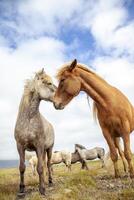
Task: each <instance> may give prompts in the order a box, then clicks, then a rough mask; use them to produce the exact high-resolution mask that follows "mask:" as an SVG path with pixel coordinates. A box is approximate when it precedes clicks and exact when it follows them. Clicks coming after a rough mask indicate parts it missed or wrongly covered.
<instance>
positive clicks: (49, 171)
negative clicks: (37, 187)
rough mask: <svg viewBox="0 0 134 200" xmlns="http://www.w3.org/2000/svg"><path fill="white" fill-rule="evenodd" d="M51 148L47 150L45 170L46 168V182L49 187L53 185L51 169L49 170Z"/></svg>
mask: <svg viewBox="0 0 134 200" xmlns="http://www.w3.org/2000/svg"><path fill="white" fill-rule="evenodd" d="M52 148H53V147H50V148H49V149H47V168H48V182H49V186H52V185H53V180H52V169H51V157H52Z"/></svg>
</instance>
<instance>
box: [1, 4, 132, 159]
mask: <svg viewBox="0 0 134 200" xmlns="http://www.w3.org/2000/svg"><path fill="white" fill-rule="evenodd" d="M133 10H134V2H133V0H127V1H124V0H110V1H107V0H96V1H94V0H73V1H72V0H68V1H63V0H58V1H57V0H51V1H50V0H23V1H20V0H18V1H17V0H16V1H15V0H14V1H10V0H6V1H5V0H0V70H1V79H0V92H1V99H0V110H1V112H0V119H1V124H0V134H1V141H0V152H1V154H0V159H15V158H17V156H18V154H17V151H16V146H15V140H14V136H13V133H14V125H15V121H16V116H17V111H18V106H19V102H20V99H21V95H22V93H23V86H24V80H25V79H27V78H30V77H32V76H33V75H34V72H35V71H38V70H39V69H40V68H42V66H44V67H45V71H46V72H47V73H48V74H50V75H51V76H53V79H54V81H55V82H56V80H55V78H54V77H55V74H56V71H57V69H58V68H59V67H60V66H61V65H62V64H64V63H65V62H68V61H70V60H72V59H74V58H77V59H78V62H81V63H84V64H86V65H87V67H89V66H90V67H91V66H92V68H93V69H94V70H95V71H96V73H98V74H100V75H101V76H102V77H103V78H104V79H106V80H107V81H108V82H109V83H111V84H112V85H114V86H116V87H118V88H119V89H120V90H122V91H123V92H124V93H125V94H126V95H127V96H128V98H129V99H130V101H131V102H132V103H133V104H134V93H133V91H134V80H133V77H134V57H133V55H134V37H133V36H134V12H133ZM40 111H41V112H42V114H43V115H44V116H45V117H46V118H47V119H48V120H49V121H50V122H51V123H52V124H53V125H54V128H55V134H56V141H55V147H54V148H55V150H61V149H69V150H71V151H73V148H74V144H75V143H82V144H83V145H85V146H87V147H89V148H90V147H91V148H92V147H94V146H103V147H105V148H106V149H107V144H106V142H105V140H104V138H103V136H102V133H101V130H100V128H99V126H98V125H96V124H95V123H94V121H93V118H92V113H91V111H90V109H89V107H88V104H87V99H86V96H85V95H84V94H83V93H82V94H81V95H80V96H79V97H77V98H75V99H74V100H73V101H72V102H71V103H70V104H69V105H68V106H67V107H66V108H65V110H64V111H56V110H55V109H54V108H53V105H52V104H50V103H46V102H42V103H41V106H40ZM68 124H70V126H68ZM133 141H134V138H133V136H132V140H131V142H132V149H133V150H134V146H133Z"/></svg>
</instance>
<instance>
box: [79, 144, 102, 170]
mask: <svg viewBox="0 0 134 200" xmlns="http://www.w3.org/2000/svg"><path fill="white" fill-rule="evenodd" d="M75 152H78V153H79V156H80V158H81V160H82V161H83V162H84V163H85V167H86V169H88V166H87V160H94V159H96V158H98V159H100V160H101V162H102V167H104V166H105V164H104V156H105V150H104V148H102V147H95V148H92V149H87V148H85V147H84V146H83V145H80V144H75Z"/></svg>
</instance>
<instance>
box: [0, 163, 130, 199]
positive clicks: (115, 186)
mask: <svg viewBox="0 0 134 200" xmlns="http://www.w3.org/2000/svg"><path fill="white" fill-rule="evenodd" d="M88 165H89V169H90V170H89V171H84V170H80V164H75V165H73V166H72V172H68V171H67V169H66V167H65V166H64V165H59V166H55V168H54V175H53V179H54V186H53V187H48V185H47V180H46V196H45V197H43V196H41V195H40V194H39V193H38V176H37V175H36V176H33V175H32V173H31V169H29V168H27V170H26V174H25V182H26V196H25V197H24V198H23V199H24V200H42V199H43V200H117V199H118V200H134V183H133V181H132V180H131V179H130V178H129V177H128V176H126V175H125V174H124V173H123V171H122V165H121V164H120V171H121V174H122V177H121V179H117V180H115V179H114V177H113V169H112V167H111V166H109V167H108V168H104V169H102V168H101V167H100V166H101V164H100V162H99V161H94V162H90V163H88ZM18 184H19V173H18V169H1V170H0V200H18V199H20V198H18V197H17V191H18Z"/></svg>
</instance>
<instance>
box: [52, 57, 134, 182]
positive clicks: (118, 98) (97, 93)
mask: <svg viewBox="0 0 134 200" xmlns="http://www.w3.org/2000/svg"><path fill="white" fill-rule="evenodd" d="M57 78H58V80H59V85H58V88H57V91H56V93H55V97H54V106H55V108H56V109H63V108H64V107H65V106H66V105H67V104H68V103H69V102H70V101H71V100H72V99H73V97H75V96H77V95H78V94H79V92H80V91H85V92H86V93H87V94H88V95H89V96H90V97H91V98H92V99H93V101H94V114H96V116H97V118H98V121H99V124H100V126H101V129H102V132H103V135H104V137H105V139H106V141H107V143H108V146H109V149H110V156H111V159H112V161H113V164H114V170H115V177H119V170H118V164H117V163H118V162H117V161H118V152H117V149H118V151H119V154H120V156H121V158H122V161H123V164H124V169H125V170H126V167H127V162H128V166H129V171H130V177H131V178H134V168H133V163H132V153H131V149H130V133H131V132H132V131H133V130H134V108H133V106H132V104H131V103H130V102H129V100H128V99H127V97H126V96H125V95H124V94H123V93H122V92H121V91H119V90H118V89H117V88H115V87H113V86H111V85H110V84H108V83H107V82H106V81H105V80H104V79H102V78H101V77H100V76H99V75H97V74H96V73H94V72H93V71H92V70H90V69H89V68H88V67H85V65H84V64H77V60H76V59H75V60H74V61H73V62H71V63H68V64H65V65H64V66H63V67H62V68H61V69H60V70H59V72H58V74H57ZM120 137H122V139H123V143H124V152H123V151H122V149H121V147H120V144H119V141H120ZM124 154H125V157H124ZM125 158H126V159H125ZM126 160H127V162H126Z"/></svg>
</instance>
